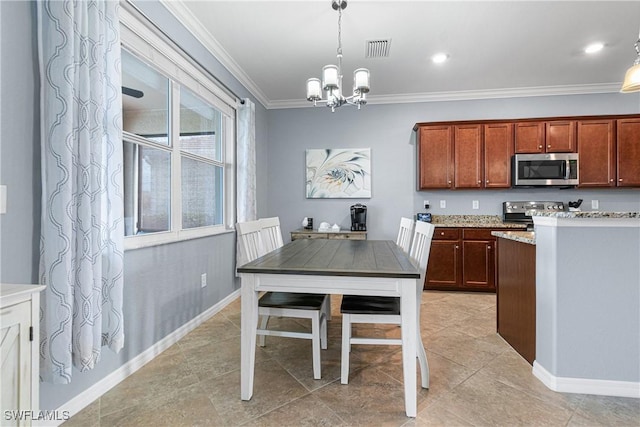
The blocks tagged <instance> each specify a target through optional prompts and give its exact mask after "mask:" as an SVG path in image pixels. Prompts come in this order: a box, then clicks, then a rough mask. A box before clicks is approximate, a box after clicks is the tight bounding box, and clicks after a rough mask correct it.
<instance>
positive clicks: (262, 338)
mask: <svg viewBox="0 0 640 427" xmlns="http://www.w3.org/2000/svg"><path fill="white" fill-rule="evenodd" d="M267 323H269V316H260V326H259V327H258V329H267ZM266 339H267V336H266V335H259V336H258V345H259V346H260V347H264V346H265V345H267V341H266Z"/></svg>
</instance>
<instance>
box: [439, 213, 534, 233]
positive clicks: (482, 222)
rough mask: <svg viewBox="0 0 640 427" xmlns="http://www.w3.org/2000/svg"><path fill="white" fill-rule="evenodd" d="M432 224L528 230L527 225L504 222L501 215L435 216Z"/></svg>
mask: <svg viewBox="0 0 640 427" xmlns="http://www.w3.org/2000/svg"><path fill="white" fill-rule="evenodd" d="M431 224H433V225H435V226H436V227H468V228H513V229H520V230H524V229H526V228H527V225H526V224H519V223H509V222H502V217H501V216H499V215H433V216H432V217H431Z"/></svg>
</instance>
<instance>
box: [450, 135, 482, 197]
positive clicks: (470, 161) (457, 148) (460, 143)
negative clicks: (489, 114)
mask: <svg viewBox="0 0 640 427" xmlns="http://www.w3.org/2000/svg"><path fill="white" fill-rule="evenodd" d="M453 146H454V150H453V151H454V162H453V164H454V187H455V188H482V187H483V185H482V184H483V183H482V177H483V175H484V173H483V167H482V166H483V164H482V148H483V144H482V125H480V124H472V125H460V126H454V137H453ZM460 165H464V166H463V167H460Z"/></svg>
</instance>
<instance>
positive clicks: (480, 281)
mask: <svg viewBox="0 0 640 427" xmlns="http://www.w3.org/2000/svg"><path fill="white" fill-rule="evenodd" d="M494 244H495V242H494V241H483V240H465V241H463V242H462V271H463V273H462V286H463V287H465V288H475V289H478V288H481V289H483V290H495V288H496V284H495V277H496V273H495V248H494Z"/></svg>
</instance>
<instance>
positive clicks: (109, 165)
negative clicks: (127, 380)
mask: <svg viewBox="0 0 640 427" xmlns="http://www.w3.org/2000/svg"><path fill="white" fill-rule="evenodd" d="M118 10H119V4H118V1H113V0H112V1H106V0H97V1H96V0H85V1H72V0H63V1H62V0H40V1H38V2H37V17H38V44H39V49H38V50H39V60H40V85H41V88H40V90H41V93H40V96H41V110H40V116H41V133H42V135H41V136H42V159H41V160H42V224H41V227H42V231H41V244H40V282H41V283H42V284H43V285H46V286H47V288H46V290H45V292H44V295H43V304H42V312H41V328H42V329H41V330H42V333H41V337H42V341H41V343H40V356H41V358H40V361H41V375H42V378H43V379H44V380H46V381H50V382H53V383H59V384H66V383H69V382H70V381H71V373H72V365H73V366H75V367H76V368H77V369H79V370H80V371H86V370H89V369H92V368H93V367H94V366H95V364H96V363H97V362H98V361H99V360H100V352H101V350H102V347H103V346H104V345H106V346H108V347H109V348H111V349H112V350H113V351H115V352H118V351H120V349H121V348H122V346H123V344H124V333H123V318H122V285H123V258H124V257H123V254H124V227H123V223H124V220H123V199H122V183H123V181H122V180H123V178H122V167H123V160H122V139H121V138H122V99H121V98H122V95H121V75H120V34H119V20H118Z"/></svg>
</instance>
